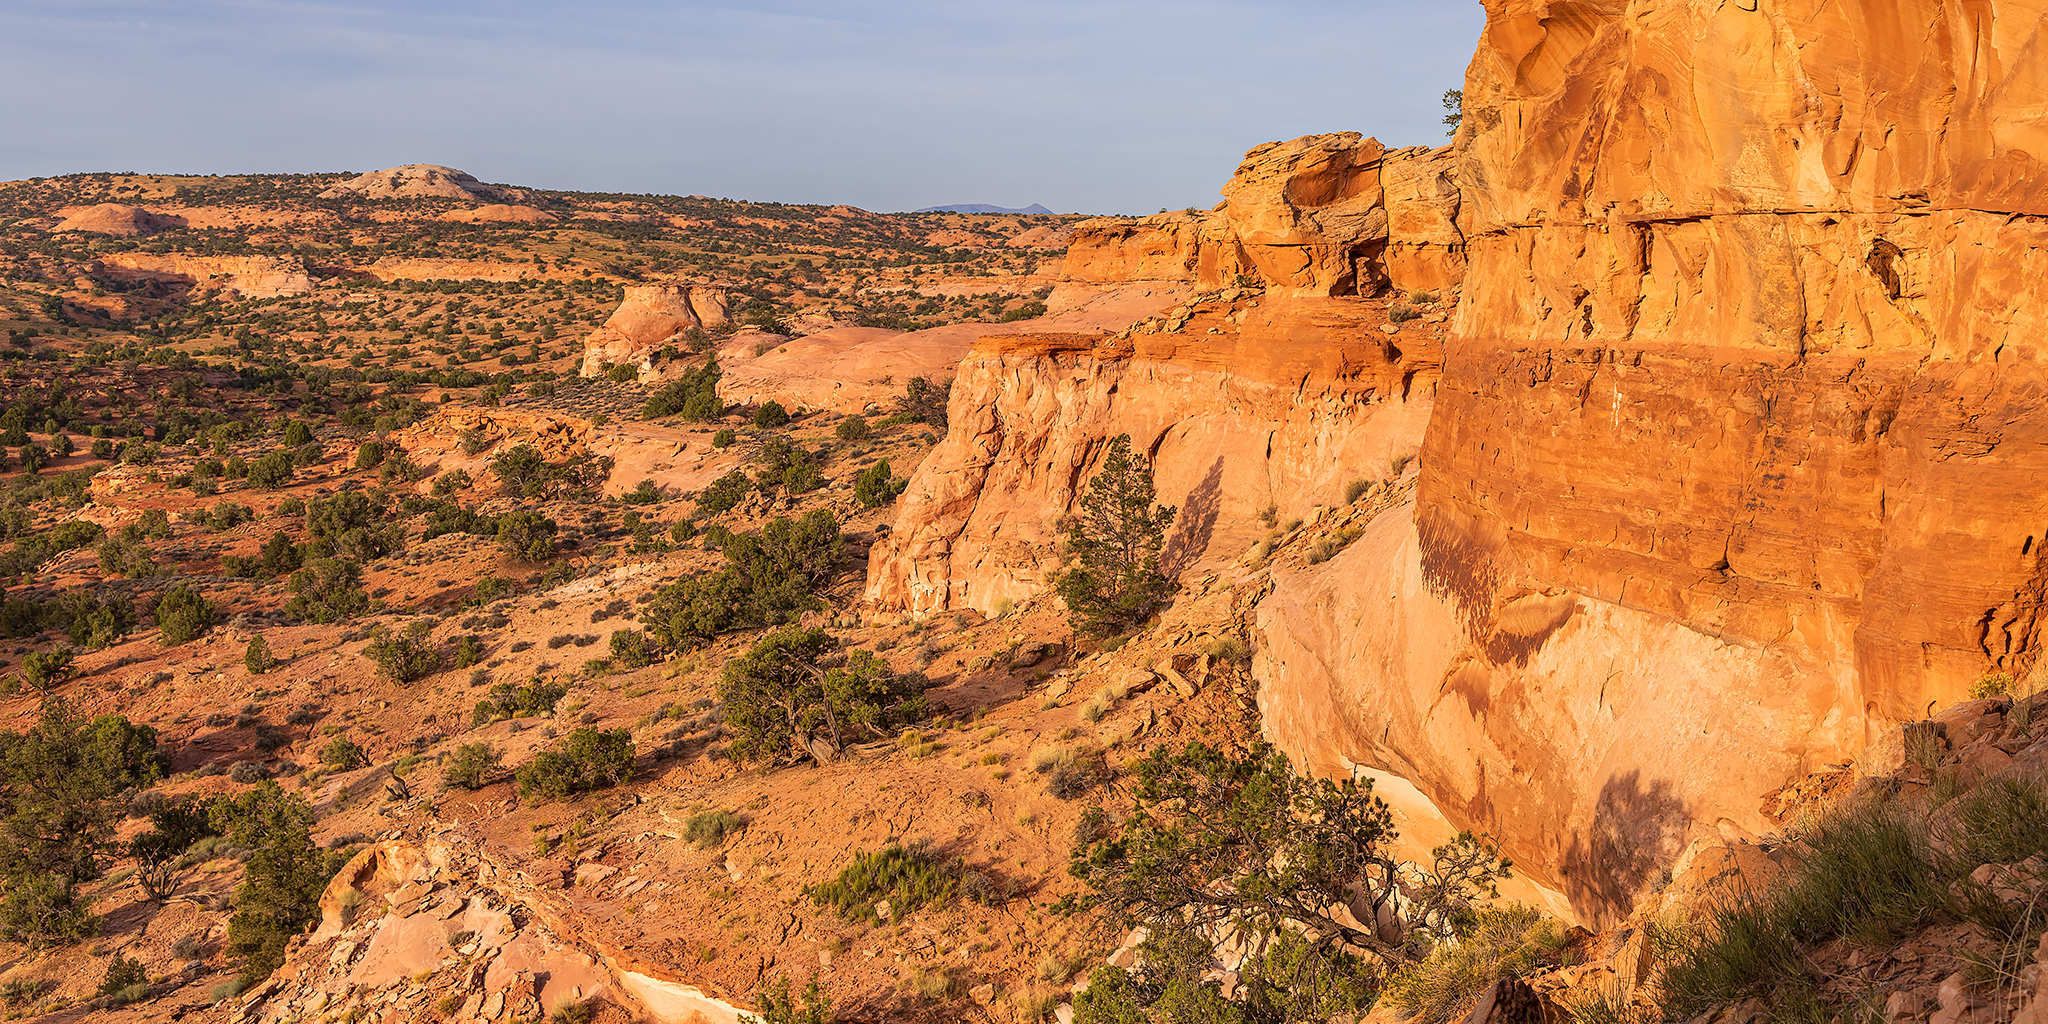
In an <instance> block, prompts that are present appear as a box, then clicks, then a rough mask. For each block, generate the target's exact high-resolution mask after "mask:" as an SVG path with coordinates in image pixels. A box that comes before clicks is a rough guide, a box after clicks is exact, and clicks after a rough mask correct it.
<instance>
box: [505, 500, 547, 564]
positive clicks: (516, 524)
mask: <svg viewBox="0 0 2048 1024" xmlns="http://www.w3.org/2000/svg"><path fill="white" fill-rule="evenodd" d="M555 530H556V526H555V521H554V520H552V519H549V518H548V517H546V516H544V515H541V514H540V513H538V512H527V511H524V510H514V511H511V512H507V513H505V514H504V515H503V516H500V517H499V518H498V546H499V547H501V548H504V549H505V550H506V551H509V552H511V553H512V556H513V557H514V558H518V559H522V560H524V561H528V562H545V561H548V560H549V559H551V558H553V557H555Z"/></svg>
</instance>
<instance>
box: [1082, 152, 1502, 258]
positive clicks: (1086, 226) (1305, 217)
mask: <svg viewBox="0 0 2048 1024" xmlns="http://www.w3.org/2000/svg"><path fill="white" fill-rule="evenodd" d="M1223 196H1224V200H1223V202H1222V203H1221V204H1219V205H1218V206H1217V207H1216V208H1215V209H1213V210H1207V211H1194V210H1190V211H1185V212H1179V213H1163V214H1158V215H1156V216H1152V217H1145V218H1142V219H1138V220H1130V219H1123V218H1104V219H1098V220H1091V221H1083V222H1082V223H1080V224H1078V225H1076V226H1075V229H1074V237H1073V239H1072V241H1071V242H1070V244H1069V246H1068V251H1067V267H1066V272H1065V276H1066V278H1067V280H1068V282H1070V283H1071V284H1072V285H1079V286H1085V285H1103V284H1127V283H1131V282H1140V281H1154V282H1184V283H1188V284H1192V285H1194V286H1195V288H1197V289H1198V290H1204V291H1208V290H1215V289H1219V288H1227V287H1231V286H1233V285H1236V284H1239V283H1243V282H1246V281H1249V282H1252V283H1257V284H1262V285H1264V286H1265V287H1266V288H1267V289H1268V290H1269V291H1271V292H1272V293H1273V294H1274V295H1276V296H1332V295H1376V294H1380V293H1381V292H1383V291H1385V290H1387V289H1388V288H1396V289H1402V290H1418V289H1423V290H1427V289H1440V288H1446V287H1450V286H1452V285H1454V284H1456V283H1457V280H1458V277H1459V271H1460V268H1461V263H1462V256H1461V255H1460V254H1461V253H1462V250H1463V238H1462V236H1461V235H1460V233H1459V229H1458V226H1457V223H1456V218H1457V215H1458V189H1457V187H1456V185H1455V184H1454V183H1453V164H1452V160H1451V154H1450V150H1449V149H1448V148H1445V149H1436V150H1430V149H1426V148H1422V147H1415V148H1410V149H1400V150H1393V151H1389V150H1387V149H1386V148H1385V147H1383V146H1381V145H1380V144H1379V142H1378V141H1377V140H1375V139H1369V138H1366V137H1364V136H1361V135H1359V134H1358V133H1356V132H1340V133H1336V134H1330V135H1310V136H1306V137H1304V138H1299V139H1294V140H1292V141H1289V142H1272V143H1267V144H1265V145H1263V146H1259V147H1258V148H1256V149H1253V150H1252V151H1251V152H1250V153H1247V154H1246V155H1245V159H1244V163H1243V164H1241V165H1240V166H1239V167H1238V169H1237V173H1236V175H1234V176H1233V177H1232V178H1231V179H1230V182H1229V184H1227V185H1225V186H1224V187H1223Z"/></svg>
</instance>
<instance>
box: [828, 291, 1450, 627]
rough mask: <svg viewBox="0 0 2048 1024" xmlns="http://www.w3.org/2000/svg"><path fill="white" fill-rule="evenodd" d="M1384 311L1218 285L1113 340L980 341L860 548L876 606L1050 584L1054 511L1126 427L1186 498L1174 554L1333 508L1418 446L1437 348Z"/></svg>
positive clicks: (1013, 597) (988, 603)
mask: <svg viewBox="0 0 2048 1024" xmlns="http://www.w3.org/2000/svg"><path fill="white" fill-rule="evenodd" d="M1382 323H1384V317H1383V309H1382V307H1381V306H1380V305H1378V304H1375V303H1369V302H1365V301H1362V300H1357V299H1329V298H1325V299H1273V298H1268V297H1261V296H1259V295H1257V294H1254V293H1241V292H1226V293H1223V294H1222V295H1221V296H1218V297H1213V298H1211V299H1208V300H1206V301H1203V302H1200V303H1196V304H1193V305H1191V306H1188V307H1182V308H1181V309H1180V310H1176V311H1174V312H1173V313H1170V314H1168V316H1167V318H1166V319H1165V320H1163V321H1154V322H1152V323H1150V324H1148V325H1146V326H1142V327H1140V328H1137V329H1134V330H1132V331H1130V332H1126V334H1124V335H1119V336H1105V335H1096V334H1087V335H1073V334H1054V335H1048V334H1027V335H1015V336H1009V337H991V338H985V339H983V340H982V341H980V342H978V343H977V344H976V345H975V348H974V350H973V351H972V352H971V353H970V354H969V355H968V357H967V359H966V361H965V362H963V363H962V364H961V366H960V375H959V377H958V378H957V381H956V383H955V384H954V387H953V401H952V404H951V406H950V407H949V409H948V417H949V419H950V420H951V429H950V431H949V432H948V434H947V436H946V439H945V440H944V441H942V442H940V444H939V446H938V448H936V449H934V450H933V452H932V453H931V455H930V456H928V457H927V458H926V460H925V463H924V465H923V466H922V467H920V469H919V470H918V473H917V475H916V477H915V478H914V479H913V481H912V484H911V487H910V490H909V491H908V492H907V493H906V494H905V495H904V496H903V499H902V503H903V504H902V511H901V512H900V514H899V516H898V519H897V526H896V530H895V532H894V533H893V534H892V535H891V536H890V537H889V538H888V539H886V540H884V541H883V542H881V543H879V544H877V545H876V546H875V547H874V549H873V550H872V551H871V552H870V554H869V558H870V560H871V561H870V568H869V574H868V588H867V598H868V600H869V601H871V602H873V604H874V605H875V606H876V607H877V608H879V609H881V610H884V611H888V612H908V613H913V614H929V613H932V612H939V611H944V610H947V609H953V608H973V609H977V610H980V611H982V612H984V613H989V612H993V611H995V610H996V609H997V607H998V606H999V605H1000V604H1001V603H1002V602H1004V601H1005V600H1010V601H1022V600H1025V599H1028V598H1031V597H1033V596H1035V595H1037V594H1039V593H1042V592H1043V591H1044V590H1045V589H1046V588H1047V586H1048V584H1049V577H1050V574H1051V573H1052V571H1053V570H1054V569H1055V568H1056V567H1057V564H1058V556H1057V555H1056V554H1055V553H1054V549H1053V540H1054V538H1055V537H1056V535H1057V533H1058V523H1059V520H1060V519H1061V518H1062V517H1063V516H1065V515H1066V514H1067V512H1068V511H1069V509H1070V507H1071V506H1072V504H1073V501H1074V499H1075V497H1076V490H1077V488H1079V487H1080V486H1081V484H1082V483H1083V482H1084V481H1085V480H1086V479H1087V478H1088V476H1089V475H1090V474H1091V473H1092V471H1093V469H1092V467H1093V464H1094V460H1095V459H1096V458H1098V457H1099V456H1100V455H1101V453H1102V450H1103V448H1104V441H1105V440H1106V439H1108V438H1110V437H1113V436H1115V435H1117V434H1122V433H1128V434H1130V435H1131V438H1132V442H1133V447H1134V448H1135V449H1136V450H1139V451H1143V452H1146V453H1147V454H1148V455H1149V456H1150V457H1151V458H1152V459H1153V461H1154V463H1155V471H1156V478H1157V484H1158V490H1159V496H1160V500H1161V501H1162V502H1166V503H1169V504H1175V505H1178V506H1179V507H1180V508H1181V514H1180V518H1179V520H1178V521H1177V523H1176V525H1175V527H1174V531H1173V533H1172V534H1171V535H1170V537H1169V545H1168V551H1167V561H1168V563H1169V566H1168V567H1169V568H1170V569H1186V568H1189V567H1192V566H1194V565H1197V564H1201V563H1203V562H1204V561H1205V560H1213V559H1218V558H1220V559H1229V558H1235V557H1237V556H1238V555H1241V554H1243V553H1244V552H1245V551H1246V549H1247V548H1248V546H1249V545H1250V543H1251V541H1252V540H1254V539H1255V538H1256V537H1257V536H1258V535H1259V534H1260V533H1262V532H1263V531H1264V527H1263V526H1260V525H1258V516H1259V513H1260V511H1261V510H1263V509H1264V508H1266V506H1268V505H1277V506H1279V508H1280V510H1281V511H1282V513H1283V514H1286V515H1288V516H1293V515H1297V514H1301V513H1305V512H1307V511H1308V510H1309V508H1310V507H1311V506H1313V505H1315V504H1317V503H1319V502H1321V503H1329V504H1335V503H1337V502H1338V500H1339V499H1338V495H1339V492H1340V491H1341V490H1342V488H1343V486H1344V484H1345V483H1346V482H1347V481H1349V480H1351V479H1355V478H1359V477H1371V476H1374V475H1384V474H1385V473H1386V471H1387V467H1388V465H1389V463H1390V461H1391V457H1392V456H1394V455H1397V454H1404V453H1407V452H1412V451H1413V450H1414V447H1415V446H1416V445H1417V444H1419V442H1420V438H1421V431H1422V426H1423V424H1424V423H1425V422H1426V421H1427V419H1428V415H1429V395H1430V392H1431V390H1432V389H1431V383H1432V382H1433V380H1434V378H1435V374H1436V368H1437V355H1436V351H1437V350H1436V343H1435V341H1434V340H1433V339H1432V337H1431V336H1430V335H1428V334H1426V333H1424V332H1423V331H1420V330H1408V331H1404V332H1403V333H1402V334H1400V335H1398V336H1395V337H1391V338H1390V337H1389V336H1388V335H1386V334H1384V333H1382V332H1381V331H1380V330H1379V327H1380V325H1381V324H1382ZM1368 467H1378V468H1377V470H1374V469H1371V468H1368Z"/></svg>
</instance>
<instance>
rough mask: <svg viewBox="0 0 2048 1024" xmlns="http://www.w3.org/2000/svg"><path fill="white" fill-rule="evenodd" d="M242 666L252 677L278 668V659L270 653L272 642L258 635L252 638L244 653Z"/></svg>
mask: <svg viewBox="0 0 2048 1024" xmlns="http://www.w3.org/2000/svg"><path fill="white" fill-rule="evenodd" d="M242 664H243V666H244V667H246V668H248V670H249V674H251V675H258V676H260V675H262V674H263V673H265V672H268V671H270V670H271V669H274V668H276V667H277V658H276V657H275V656H273V655H272V654H271V653H270V641H268V640H265V639H263V634H261V633H258V634H256V635H255V636H254V637H252V638H250V640H249V646H248V648H247V649H245V650H244V651H242Z"/></svg>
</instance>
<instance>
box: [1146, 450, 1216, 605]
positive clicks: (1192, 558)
mask: <svg viewBox="0 0 2048 1024" xmlns="http://www.w3.org/2000/svg"><path fill="white" fill-rule="evenodd" d="M1222 512H1223V457H1222V456H1220V455H1219V456H1217V457H1216V462H1215V463H1214V464H1213V465H1211V466H1210V467H1209V472H1208V473H1207V474H1206V475H1204V476H1203V477H1202V482H1201V483H1199V484H1196V485H1195V489H1194V490H1192V491H1189V492H1188V498H1187V501H1185V502H1183V503H1182V504H1181V508H1180V514H1179V515H1178V516H1177V517H1175V519H1174V526H1175V527H1176V529H1175V530H1174V533H1173V535H1172V536H1171V537H1168V538H1167V539H1166V550H1165V551H1164V552H1163V553H1162V554H1161V555H1160V558H1159V571H1160V572H1161V573H1164V574H1165V575H1166V578H1167V579H1173V578H1174V577H1176V576H1179V575H1180V574H1181V573H1183V572H1186V571H1187V570H1188V569H1189V568H1191V567H1193V566H1194V564H1195V563H1196V562H1198V561H1201V558H1202V556H1203V555H1204V554H1206V553H1208V550H1209V539H1210V538H1211V537H1213V536H1215V534H1216V518H1217V517H1218V516H1219V515H1221V514H1222Z"/></svg>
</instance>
